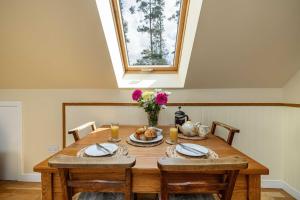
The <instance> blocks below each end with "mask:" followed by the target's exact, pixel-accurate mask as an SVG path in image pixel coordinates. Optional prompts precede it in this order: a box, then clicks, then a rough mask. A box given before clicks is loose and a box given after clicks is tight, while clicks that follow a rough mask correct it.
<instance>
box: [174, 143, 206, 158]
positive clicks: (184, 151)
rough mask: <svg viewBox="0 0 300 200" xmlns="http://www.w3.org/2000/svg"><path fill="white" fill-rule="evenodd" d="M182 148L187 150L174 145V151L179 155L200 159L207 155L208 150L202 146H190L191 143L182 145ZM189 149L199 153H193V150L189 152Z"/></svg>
mask: <svg viewBox="0 0 300 200" xmlns="http://www.w3.org/2000/svg"><path fill="white" fill-rule="evenodd" d="M182 144H183V145H184V146H186V147H187V148H184V147H182V146H180V145H179V144H177V145H176V151H177V152H178V153H181V154H183V155H186V156H192V157H201V156H204V155H206V154H208V149H207V148H206V147H204V146H201V145H198V144H191V143H182ZM189 148H192V149H195V150H198V151H201V152H203V153H201V152H197V151H193V150H189Z"/></svg>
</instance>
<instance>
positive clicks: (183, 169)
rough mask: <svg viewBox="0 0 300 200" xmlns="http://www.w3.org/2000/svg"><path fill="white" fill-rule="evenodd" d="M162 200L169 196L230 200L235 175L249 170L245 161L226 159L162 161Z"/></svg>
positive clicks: (175, 159)
mask: <svg viewBox="0 0 300 200" xmlns="http://www.w3.org/2000/svg"><path fill="white" fill-rule="evenodd" d="M158 167H159V169H160V170H161V200H168V199H169V194H196V193H197V194H198V193H206V194H207V193H211V194H218V195H219V197H220V198H221V199H224V200H230V199H231V196H232V192H233V189H234V185H235V181H236V178H237V175H238V173H239V171H240V170H241V169H245V168H247V167H248V162H247V160H245V159H242V158H238V157H228V158H221V159H215V160H212V159H199V160H194V159H181V158H161V159H160V160H159V161H158Z"/></svg>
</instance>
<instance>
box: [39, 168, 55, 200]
mask: <svg viewBox="0 0 300 200" xmlns="http://www.w3.org/2000/svg"><path fill="white" fill-rule="evenodd" d="M41 178H42V200H52V199H53V189H52V185H53V181H52V174H51V173H42V174H41Z"/></svg>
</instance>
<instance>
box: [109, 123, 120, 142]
mask: <svg viewBox="0 0 300 200" xmlns="http://www.w3.org/2000/svg"><path fill="white" fill-rule="evenodd" d="M110 129H111V139H113V140H118V139H119V124H118V123H112V124H111V126H110Z"/></svg>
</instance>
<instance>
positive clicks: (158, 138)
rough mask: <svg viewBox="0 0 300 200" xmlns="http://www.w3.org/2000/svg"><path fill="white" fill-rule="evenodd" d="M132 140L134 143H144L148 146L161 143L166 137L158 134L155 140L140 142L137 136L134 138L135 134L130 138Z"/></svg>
mask: <svg viewBox="0 0 300 200" xmlns="http://www.w3.org/2000/svg"><path fill="white" fill-rule="evenodd" d="M129 138H130V140H131V141H133V142H138V143H144V144H147V143H154V142H159V141H161V140H162V139H163V138H164V137H163V135H162V134H161V133H157V137H156V138H154V139H153V140H146V141H145V140H139V139H137V138H136V137H135V136H134V133H132V134H131V135H130V136H129Z"/></svg>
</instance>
